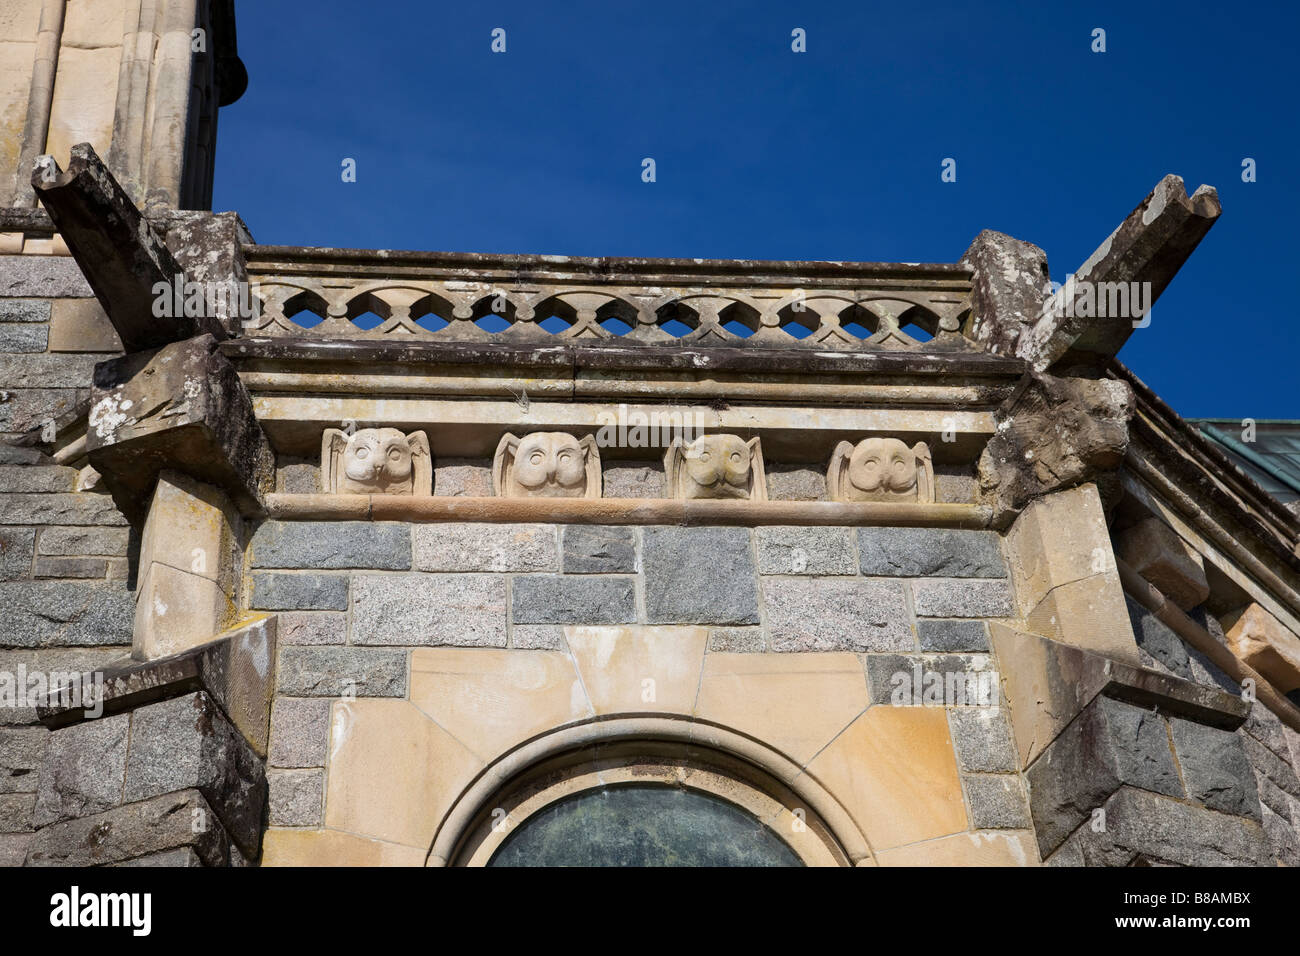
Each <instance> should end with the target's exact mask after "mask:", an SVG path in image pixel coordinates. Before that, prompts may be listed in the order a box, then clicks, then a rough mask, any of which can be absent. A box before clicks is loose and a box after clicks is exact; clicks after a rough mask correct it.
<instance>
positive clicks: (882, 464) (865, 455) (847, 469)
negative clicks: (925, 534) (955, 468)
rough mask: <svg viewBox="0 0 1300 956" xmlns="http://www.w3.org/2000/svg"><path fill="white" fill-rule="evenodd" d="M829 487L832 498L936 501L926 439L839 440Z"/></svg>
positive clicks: (827, 476) (932, 469)
mask: <svg viewBox="0 0 1300 956" xmlns="http://www.w3.org/2000/svg"><path fill="white" fill-rule="evenodd" d="M826 490H827V491H828V492H829V494H830V497H831V500H833V501H921V502H932V501H934V466H933V465H932V464H931V463H930V449H929V446H927V445H926V444H925V443H924V442H918V443H917V444H915V445H913V446H911V447H910V448H909V447H908V445H907V443H906V442H903V441H901V440H900V439H897V438H879V437H877V438H864V439H863V440H862V441H860V442H858V443H857V445H850V444H849V443H848V442H840V443H839V445H838V446H836V449H835V453H834V454H833V455H832V456H831V466H830V470H829V471H828V472H827V475H826Z"/></svg>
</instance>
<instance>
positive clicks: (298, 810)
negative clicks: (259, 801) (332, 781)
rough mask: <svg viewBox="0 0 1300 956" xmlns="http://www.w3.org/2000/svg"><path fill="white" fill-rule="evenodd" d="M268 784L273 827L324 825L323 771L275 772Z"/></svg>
mask: <svg viewBox="0 0 1300 956" xmlns="http://www.w3.org/2000/svg"><path fill="white" fill-rule="evenodd" d="M266 782H267V785H268V787H269V789H270V798H269V800H270V808H271V812H270V821H271V826H273V827H316V826H320V825H321V824H322V823H324V822H325V806H324V804H325V772H324V771H323V770H272V771H271V772H270V773H268V774H267V777H266Z"/></svg>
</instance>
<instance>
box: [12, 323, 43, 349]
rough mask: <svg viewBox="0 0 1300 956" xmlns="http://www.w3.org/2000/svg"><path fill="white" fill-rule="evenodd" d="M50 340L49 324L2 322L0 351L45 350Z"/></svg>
mask: <svg viewBox="0 0 1300 956" xmlns="http://www.w3.org/2000/svg"><path fill="white" fill-rule="evenodd" d="M49 341H50V329H49V326H47V325H21V324H19V323H16V322H0V351H3V352H44V351H45V347H46V346H47V345H48V344H49Z"/></svg>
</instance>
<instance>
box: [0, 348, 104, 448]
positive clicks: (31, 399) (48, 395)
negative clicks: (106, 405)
mask: <svg viewBox="0 0 1300 956" xmlns="http://www.w3.org/2000/svg"><path fill="white" fill-rule="evenodd" d="M32 357H33V358H40V356H39V355H37V356H32ZM89 397H90V391H89V389H85V388H76V389H73V388H61V389H52V388H18V389H14V390H13V391H5V392H4V393H3V394H0V432H8V433H10V434H13V436H14V437H16V438H17V437H26V436H27V435H30V433H32V432H36V431H37V429H40V430H44V429H46V428H48V427H49V426H50V423H51V422H67V421H70V420H73V419H75V418H76V417H77V414H78V412H79V410H80V409H81V408H82V407H83V406H84V405H85V404H86V402H87V401H89ZM23 433H25V434H23ZM38 434H39V432H38Z"/></svg>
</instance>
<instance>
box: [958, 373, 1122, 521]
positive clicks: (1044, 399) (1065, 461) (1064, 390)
mask: <svg viewBox="0 0 1300 956" xmlns="http://www.w3.org/2000/svg"><path fill="white" fill-rule="evenodd" d="M1133 410H1134V397H1133V390H1132V389H1131V388H1130V387H1129V386H1128V384H1127V383H1126V382H1121V381H1118V380H1116V379H1104V378H1103V379H1082V378H1057V377H1055V376H1051V375H1046V374H1041V373H1035V372H1031V373H1027V374H1026V375H1025V378H1024V379H1022V380H1021V383H1020V384H1019V385H1018V386H1017V387H1016V390H1015V392H1014V393H1012V395H1011V397H1010V398H1008V399H1007V400H1006V401H1005V402H1004V403H1003V404H1002V405H1001V406H1000V407H999V408H998V411H997V419H998V421H999V423H1000V424H999V427H998V430H997V432H996V433H995V434H994V435H993V437H992V438H990V439H989V442H988V444H987V445H986V446H985V447H984V451H983V452H982V453H981V455H980V458H979V464H978V466H977V469H978V475H979V483H980V495H981V498H982V499H983V500H984V501H985V502H986V503H987V504H989V505H990V506H991V507H992V508H993V511H994V515H993V526H994V528H996V529H998V530H1002V529H1005V528H1007V527H1009V526H1010V524H1011V522H1012V520H1014V518H1015V516H1016V515H1017V514H1019V513H1020V511H1021V510H1022V509H1023V508H1024V507H1025V505H1026V504H1028V503H1029V502H1030V501H1031V500H1032V499H1034V498H1036V497H1038V496H1039V495H1044V494H1047V493H1048V492H1051V491H1056V490H1059V489H1062V488H1070V487H1073V486H1075V485H1080V484H1083V483H1085V482H1089V481H1094V480H1096V481H1102V482H1103V484H1106V485H1107V487H1109V486H1110V485H1111V484H1113V480H1112V481H1109V482H1107V479H1108V478H1110V477H1111V476H1112V474H1113V472H1114V470H1115V469H1116V468H1118V467H1119V464H1120V462H1122V461H1123V460H1124V452H1125V451H1126V450H1127V449H1128V441H1129V432H1128V423H1129V419H1131V418H1132V417H1133Z"/></svg>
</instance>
